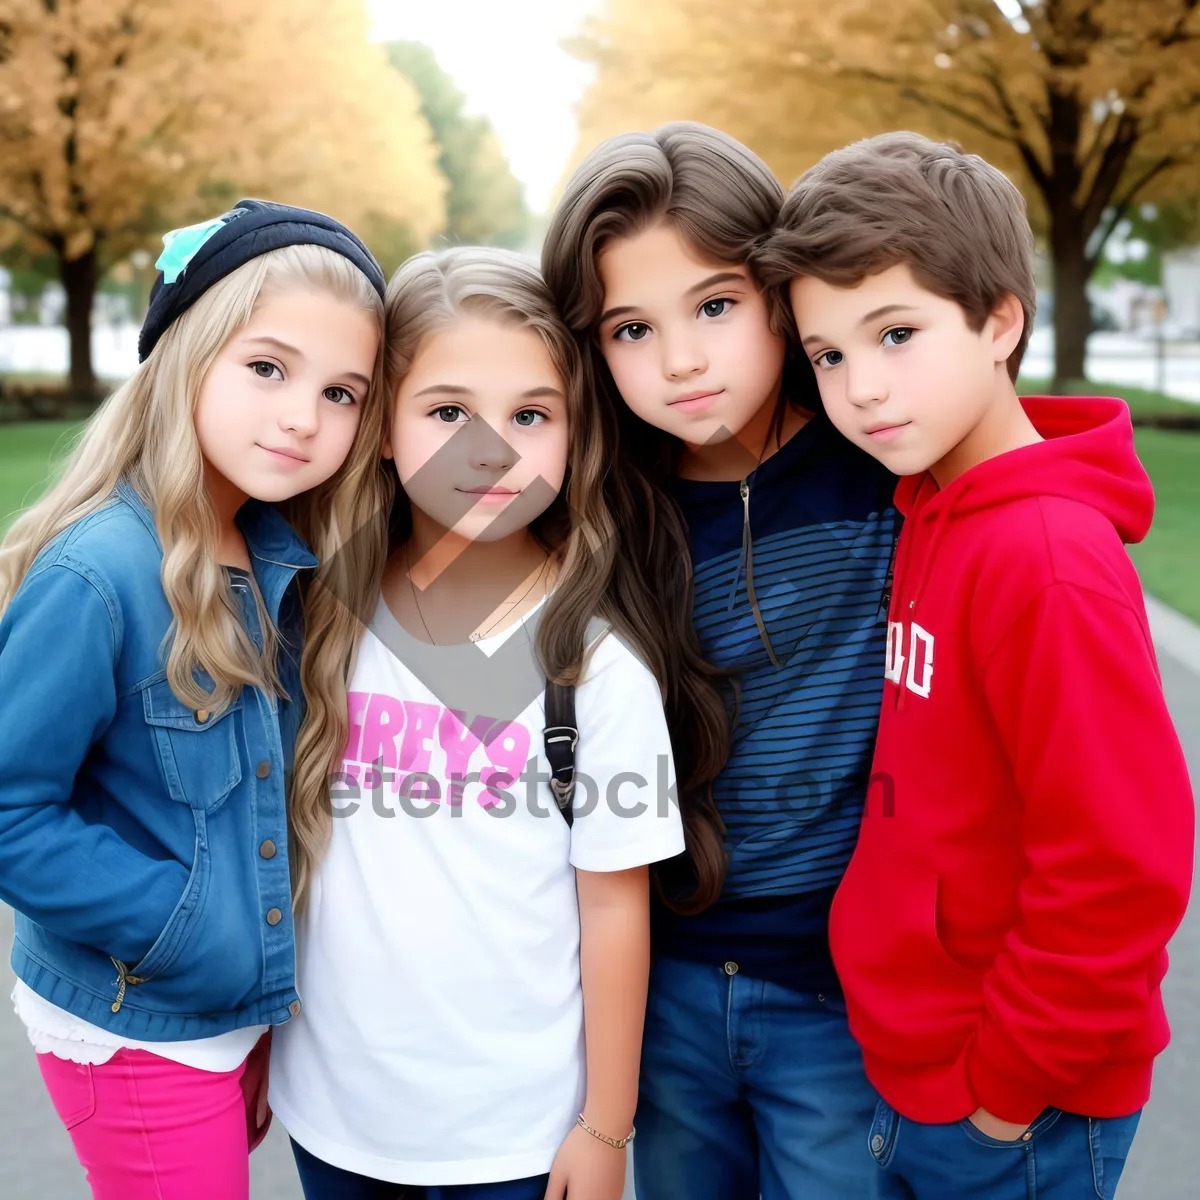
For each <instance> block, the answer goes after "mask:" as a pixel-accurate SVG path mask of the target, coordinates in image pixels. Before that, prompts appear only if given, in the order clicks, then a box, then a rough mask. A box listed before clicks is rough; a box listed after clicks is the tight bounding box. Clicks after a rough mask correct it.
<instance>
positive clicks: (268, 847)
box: [258, 838, 275, 858]
mask: <svg viewBox="0 0 1200 1200" xmlns="http://www.w3.org/2000/svg"><path fill="white" fill-rule="evenodd" d="M258 853H259V854H260V855H261V856H262V857H263V858H274V857H275V843H274V842H273V841H271V839H270V838H267V840H266V841H265V842H263V844H262V845H261V846H259V848H258Z"/></svg>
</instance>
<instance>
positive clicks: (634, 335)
mask: <svg viewBox="0 0 1200 1200" xmlns="http://www.w3.org/2000/svg"><path fill="white" fill-rule="evenodd" d="M649 332H650V326H649V325H644V324H643V323H642V322H641V321H631V322H630V323H629V324H628V325H622V326H621V328H620V329H618V330H617V332H616V333H614V334H613V337H614V338H615V339H616V340H617V341H618V342H640V341H641V340H642V339H643V338H644V337H645V336H646V334H648V333H649Z"/></svg>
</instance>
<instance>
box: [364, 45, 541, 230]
mask: <svg viewBox="0 0 1200 1200" xmlns="http://www.w3.org/2000/svg"><path fill="white" fill-rule="evenodd" d="M386 50H387V54H388V58H389V60H390V61H391V64H392V66H394V67H395V68H396V69H397V70H398V71H399V72H400V73H401V74H402V75H404V77H405V78H406V79H408V80H409V82H410V83H411V84H412V85H413V87H414V88H416V90H417V94H418V95H419V96H420V98H421V113H422V115H423V116H424V117H425V119H426V120H427V121H428V122H429V127H430V129H432V130H433V136H434V140H435V141H436V142H437V144H438V167H439V168H440V169H441V172H442V174H443V175H445V177H446V179H447V181H448V182H449V191H448V192H447V195H446V224H445V227H444V228H443V229H442V231H441V236H442V237H443V238H445V239H446V240H448V241H450V242H454V243H457V244H462V245H495V246H509V247H514V248H515V247H519V246H522V245H523V244H524V243H525V241H526V240H527V238H528V236H529V229H530V221H529V210H528V208H527V207H526V204H525V195H524V192H523V190H522V188H521V184H520V183H519V181H518V180H517V179H516V177H515V176H514V175H513V173H512V170H511V168H510V167H509V164H508V160H507V159H506V158H505V156H504V152H503V151H502V150H501V148H500V142H499V139H498V138H497V137H496V131H495V130H494V129H493V128H492V124H491V122H490V121H489V120H488V119H487V118H486V117H469V116H467V114H466V98H465V97H464V96H463V94H462V92H461V91H459V89H458V88H457V87H456V86H455V84H454V81H453V80H452V79H451V78H450V76H449V75H447V74H446V72H445V71H444V70H443V69H442V68H441V67H440V66H439V65H438V61H437V59H436V58H435V57H434V54H433V51H432V50H430V49H429V47H428V46H425V45H422V44H421V43H420V42H392V43H391V44H389V45H388V46H387V47H386Z"/></svg>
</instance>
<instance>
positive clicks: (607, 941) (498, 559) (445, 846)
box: [271, 248, 725, 1200]
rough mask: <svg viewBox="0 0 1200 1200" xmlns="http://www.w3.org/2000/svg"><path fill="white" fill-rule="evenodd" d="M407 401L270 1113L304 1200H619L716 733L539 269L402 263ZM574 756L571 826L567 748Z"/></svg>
mask: <svg viewBox="0 0 1200 1200" xmlns="http://www.w3.org/2000/svg"><path fill="white" fill-rule="evenodd" d="M387 389H388V394H389V397H390V405H391V408H390V420H389V422H388V428H387V430H386V431H385V432H384V435H383V438H382V446H381V450H382V453H383V455H384V458H385V460H386V461H387V464H388V473H389V487H391V488H393V489H394V493H395V497H394V503H393V504H392V505H391V509H390V512H391V517H390V523H389V524H388V526H387V527H386V528H385V527H383V525H382V523H377V524H376V525H375V526H374V527H372V529H370V530H368V531H366V532H365V535H364V536H366V537H368V539H369V540H371V541H372V544H373V545H377V546H379V547H380V548H381V550H382V551H383V552H385V553H386V554H387V558H386V563H384V564H383V567H382V571H381V575H380V578H379V597H378V603H377V604H374V605H372V606H371V608H370V610H369V611H368V612H366V613H365V614H363V615H364V620H365V623H366V626H367V627H366V630H365V632H364V633H363V636H362V639H361V642H360V643H359V645H358V646H357V647H356V648H352V647H347V648H346V649H347V650H348V651H349V650H351V649H353V652H354V657H353V665H352V670H351V675H350V680H349V685H348V692H347V696H346V705H345V708H344V710H343V711H342V712H340V713H336V714H331V719H333V718H336V720H337V721H338V722H339V734H340V742H341V744H342V745H344V747H345V749H344V751H343V752H342V754H341V757H340V759H339V760H338V762H337V764H335V766H336V777H335V779H334V784H333V787H332V789H331V788H330V786H329V782H328V779H327V774H328V772H329V770H330V769H331V764H329V762H328V761H327V760H325V761H321V760H317V759H313V760H308V759H307V758H306V756H305V755H303V754H302V755H301V758H300V761H299V762H298V767H297V788H296V791H295V794H294V796H293V809H292V827H293V846H294V855H295V857H294V866H295V871H296V891H297V903H298V908H299V910H300V913H301V916H300V925H299V942H300V962H301V968H300V979H299V987H300V990H301V993H302V994H303V996H304V1001H305V1019H304V1020H303V1021H301V1022H297V1023H295V1025H294V1026H293V1027H292V1028H291V1029H288V1030H286V1031H284V1030H281V1031H280V1035H281V1036H278V1037H277V1038H276V1040H275V1043H274V1046H273V1055H272V1083H271V1103H272V1107H273V1109H274V1111H275V1112H276V1114H277V1115H278V1116H279V1118H280V1119H281V1121H282V1122H283V1124H284V1125H285V1126H286V1127H287V1129H288V1131H289V1133H290V1134H291V1135H292V1139H293V1143H294V1151H295V1155H296V1160H297V1163H298V1165H299V1168H300V1173H301V1179H302V1182H303V1184H304V1188H305V1195H306V1197H307V1198H308V1200H324V1198H325V1197H331V1196H334V1195H336V1196H338V1197H343V1198H350V1197H375V1196H385V1195H394V1194H396V1190H397V1187H398V1186H402V1187H404V1189H405V1192H404V1194H405V1195H409V1194H413V1195H417V1194H424V1195H428V1196H430V1197H447V1198H449V1197H455V1198H457V1200H474V1198H476V1197H478V1198H479V1200H483V1198H485V1197H486V1198H487V1200H502V1198H503V1200H526V1198H527V1200H543V1197H550V1198H551V1200H559V1198H561V1197H562V1196H563V1195H564V1193H566V1194H569V1195H570V1197H571V1200H619V1197H620V1195H621V1193H622V1188H623V1182H624V1171H625V1157H626V1156H625V1154H624V1147H625V1145H626V1143H627V1142H628V1141H629V1140H630V1139H631V1138H632V1136H633V1125H632V1121H633V1112H634V1105H635V1101H636V1095H637V1073H638V1061H639V1053H640V1044H641V1030H642V1020H643V1014H644V1008H645V994H646V979H647V974H648V970H649V890H650V884H649V870H648V866H649V864H651V863H654V862H657V861H661V860H665V859H671V858H675V857H677V856H679V855H680V853H681V852H682V851H683V850H684V848H685V839H684V826H685V825H686V826H687V828H688V831H689V836H690V838H691V840H692V842H693V845H698V846H699V847H700V849H699V852H698V854H697V862H698V865H697V867H696V868H695V869H694V871H693V872H692V877H693V887H694V888H699V889H702V890H706V891H707V893H708V894H715V893H716V891H717V890H718V888H719V875H718V874H717V871H718V870H719V837H718V836H717V835H716V833H715V831H714V828H713V826H712V824H711V822H710V820H709V818H710V815H711V814H710V811H709V812H706V810H705V808H704V803H705V800H706V785H707V782H708V779H709V778H711V773H712V772H711V767H710V764H711V758H712V757H715V756H719V755H720V754H721V753H722V750H723V744H724V743H723V738H724V732H725V714H724V710H723V708H722V707H721V704H720V699H719V697H718V696H717V695H716V693H715V692H714V691H713V690H712V685H711V683H710V682H709V679H708V676H707V674H706V673H705V670H704V669H703V667H702V664H700V663H699V660H698V657H693V658H688V657H687V655H686V653H685V652H684V651H683V650H681V649H680V647H681V646H682V647H686V645H687V642H686V639H680V638H678V637H677V636H676V634H675V631H673V630H672V629H670V628H669V627H668V625H667V623H666V622H665V621H664V620H663V617H662V609H661V607H660V605H659V604H658V603H657V602H656V600H655V597H654V595H653V586H654V581H655V577H654V575H653V574H652V573H651V572H650V571H648V570H647V569H646V564H645V563H643V562H641V561H638V560H635V559H632V558H630V557H629V556H628V555H627V554H626V553H625V549H624V541H623V529H624V527H627V526H628V525H629V524H632V523H634V522H636V521H640V520H644V519H645V516H646V514H645V511H644V508H639V506H638V503H637V500H636V498H635V496H634V494H633V493H630V492H628V491H624V492H622V491H620V490H619V484H618V483H615V482H614V479H613V472H612V470H611V467H612V454H611V451H612V440H611V432H610V430H611V414H610V413H606V412H604V411H603V410H602V409H601V408H600V407H599V405H598V404H597V403H596V398H595V397H594V396H593V395H592V394H591V393H589V392H588V391H587V390H586V389H585V388H584V387H583V386H582V379H581V372H580V363H579V356H578V351H577V348H576V345H575V342H574V339H573V338H572V337H571V335H570V333H569V332H568V330H567V329H566V328H565V327H564V325H563V324H562V322H561V320H560V319H559V317H558V314H557V312H556V311H555V307H554V304H553V301H552V300H551V298H550V295H549V293H548V292H547V290H546V287H545V284H544V282H543V281H542V278H541V276H540V275H539V273H538V271H537V269H536V267H535V266H534V265H533V264H532V263H531V262H529V261H528V260H526V259H524V258H523V257H521V256H520V255H517V254H512V253H509V252H505V251H498V250H484V249H470V248H462V249H456V250H450V251H445V252H443V253H439V254H433V253H426V254H421V255H418V256H416V257H415V258H413V259H411V260H410V261H409V262H408V263H406V264H405V265H404V266H403V267H402V268H401V269H400V271H399V272H398V273H397V275H396V276H395V278H394V279H393V280H392V282H391V285H390V287H389V290H388V334H387ZM335 573H336V568H335ZM692 653H693V655H695V651H694V649H693V652H692ZM547 680H550V681H553V683H554V684H555V685H557V686H558V687H565V688H570V689H572V693H571V694H572V695H573V697H574V701H575V719H574V721H571V722H563V721H561V720H560V719H559V718H556V717H554V715H553V714H552V713H548V712H547V711H546V696H547V695H549V694H550V693H547V692H546V691H545V689H546V684H547ZM554 694H555V695H561V692H559V691H557V690H555V691H554ZM696 697H704V698H705V699H706V700H707V702H708V707H707V708H705V707H704V706H703V705H702V704H697V703H696V700H695V698H696ZM664 706H665V708H666V712H664ZM672 720H673V721H674V722H675V723H674V725H672ZM706 721H707V722H708V725H709V728H710V730H711V736H706V735H705V732H704V730H705V722H706ZM548 725H550V726H552V727H553V728H547V726H548ZM692 733H694V734H695V735H696V737H695V738H693V739H691V740H689V734H692ZM576 738H577V748H576V767H577V771H576V775H575V793H574V804H573V806H572V805H571V803H570V802H569V800H567V799H565V793H564V791H563V788H562V786H561V785H563V784H565V782H566V779H565V778H564V777H563V775H562V774H561V768H560V766H559V765H557V764H556V762H555V756H556V751H555V750H554V749H553V747H554V746H555V745H556V744H561V741H562V740H564V739H565V741H566V742H567V743H569V744H571V745H572V746H574V745H575V744H576ZM693 741H695V742H698V743H699V744H700V745H701V746H702V752H701V753H696V752H695V747H694V745H693ZM673 747H674V750H675V754H674V755H673V754H672V749H673ZM710 756H711V757H710ZM676 759H678V760H681V761H682V762H684V763H686V764H687V765H686V766H685V767H684V768H683V769H681V771H680V779H679V780H678V781H677V780H676V778H675V768H674V762H675V761H676ZM552 778H553V781H554V783H555V786H554V787H553V788H552V787H551V786H550V783H551V779H552ZM560 806H563V807H560ZM681 810H682V820H681ZM566 817H570V818H571V819H570V820H567V819H564V818H566ZM423 1188H427V1189H428V1191H427V1192H424V1191H421V1190H420V1189H423ZM409 1189H412V1191H411V1192H410V1190H409Z"/></svg>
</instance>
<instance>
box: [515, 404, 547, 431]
mask: <svg viewBox="0 0 1200 1200" xmlns="http://www.w3.org/2000/svg"><path fill="white" fill-rule="evenodd" d="M545 419H546V414H545V413H540V412H536V411H535V410H534V409H532V408H523V409H521V411H520V412H519V413H517V415H516V416H515V417H513V420H514V421H516V423H517V424H518V425H520V426H521V428H522V429H532V428H533V427H534V426H535V425H540V424H541V423H542V422H543V421H544V420H545Z"/></svg>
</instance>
